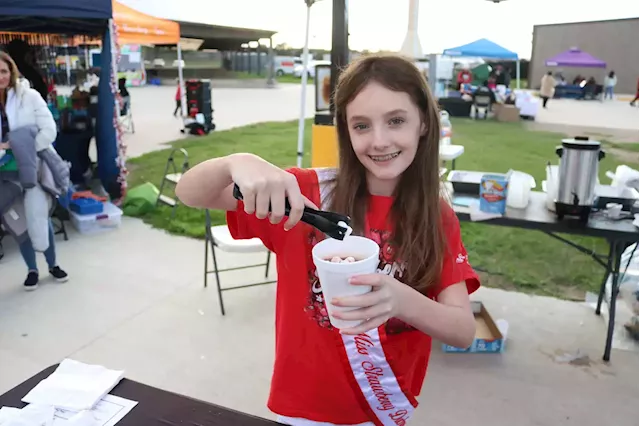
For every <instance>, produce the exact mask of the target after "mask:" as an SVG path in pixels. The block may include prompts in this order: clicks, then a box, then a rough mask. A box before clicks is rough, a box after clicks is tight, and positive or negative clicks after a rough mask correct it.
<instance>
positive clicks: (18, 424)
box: [1, 404, 55, 426]
mask: <svg viewBox="0 0 640 426" xmlns="http://www.w3.org/2000/svg"><path fill="white" fill-rule="evenodd" d="M54 412H55V409H54V408H53V407H52V406H50V405H38V404H30V405H27V406H26V407H24V408H23V409H22V410H19V411H18V412H17V413H15V415H13V416H12V417H10V418H9V419H8V420H6V421H4V422H2V423H1V425H2V426H54V425H53V414H54Z"/></svg>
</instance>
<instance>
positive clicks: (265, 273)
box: [264, 250, 271, 278]
mask: <svg viewBox="0 0 640 426" xmlns="http://www.w3.org/2000/svg"><path fill="white" fill-rule="evenodd" d="M270 264H271V251H270V250H269V251H267V264H266V268H265V271H264V277H265V278H267V277H268V276H269V265H270Z"/></svg>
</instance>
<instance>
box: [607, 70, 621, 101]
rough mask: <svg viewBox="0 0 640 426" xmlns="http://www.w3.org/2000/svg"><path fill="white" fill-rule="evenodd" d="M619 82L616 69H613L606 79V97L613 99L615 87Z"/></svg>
mask: <svg viewBox="0 0 640 426" xmlns="http://www.w3.org/2000/svg"><path fill="white" fill-rule="evenodd" d="M617 83H618V77H616V73H615V72H614V71H611V72H610V73H609V75H608V76H607V77H605V79H604V99H607V98H609V99H613V88H614V87H616V84H617Z"/></svg>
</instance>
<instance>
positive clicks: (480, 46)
mask: <svg viewBox="0 0 640 426" xmlns="http://www.w3.org/2000/svg"><path fill="white" fill-rule="evenodd" d="M442 54H443V55H446V56H471V57H478V58H484V59H503V60H512V61H516V63H517V65H516V80H517V81H516V88H518V89H519V88H520V58H518V54H517V53H515V52H512V51H510V50H508V49H505V48H504V47H502V46H500V45H498V44H496V43H494V42H492V41H491V40H487V39H486V38H481V39H480V40H476V41H474V42H472V43H469V44H465V45H463V46H458V47H452V48H450V49H445V50H444V51H443V52H442Z"/></svg>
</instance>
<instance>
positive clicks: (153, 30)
mask: <svg viewBox="0 0 640 426" xmlns="http://www.w3.org/2000/svg"><path fill="white" fill-rule="evenodd" d="M112 7H113V20H114V22H115V24H116V27H117V28H118V44H120V45H124V44H147V45H149V44H150V45H158V44H176V45H177V44H179V43H180V25H179V24H178V23H177V22H173V21H169V20H166V19H160V18H156V17H153V16H150V15H146V14H144V13H142V12H138V11H137V10H135V9H132V8H130V7H129V6H125V5H124V4H122V3H119V2H117V1H115V0H114V1H113V6H112ZM0 35H2V36H5V38H6V36H9V37H15V38H21V39H25V40H27V41H28V42H29V44H32V45H42V44H55V45H63V44H67V45H69V46H78V45H82V44H100V43H101V39H100V38H96V39H90V38H87V37H82V36H80V37H77V36H76V37H70V38H66V37H64V36H62V35H53V34H51V35H49V34H33V33H27V32H24V33H22V32H0Z"/></svg>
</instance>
